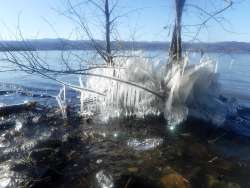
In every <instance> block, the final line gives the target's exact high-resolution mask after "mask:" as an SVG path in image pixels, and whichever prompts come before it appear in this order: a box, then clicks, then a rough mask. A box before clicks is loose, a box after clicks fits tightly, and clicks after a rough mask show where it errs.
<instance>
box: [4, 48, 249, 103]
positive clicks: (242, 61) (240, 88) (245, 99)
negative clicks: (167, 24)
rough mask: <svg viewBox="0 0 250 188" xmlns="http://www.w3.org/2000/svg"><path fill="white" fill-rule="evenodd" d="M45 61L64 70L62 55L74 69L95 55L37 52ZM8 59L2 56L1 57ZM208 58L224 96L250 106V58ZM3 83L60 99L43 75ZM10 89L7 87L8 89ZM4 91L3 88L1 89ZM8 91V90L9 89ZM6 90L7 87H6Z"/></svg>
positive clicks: (11, 77) (7, 76)
mask: <svg viewBox="0 0 250 188" xmlns="http://www.w3.org/2000/svg"><path fill="white" fill-rule="evenodd" d="M36 53H37V54H38V55H39V56H40V57H42V58H43V59H44V60H45V61H46V62H47V63H48V64H49V65H51V66H55V67H57V68H58V67H60V66H63V64H62V54H63V56H64V57H67V58H69V59H70V61H72V66H73V67H74V66H78V65H79V62H80V61H81V60H79V59H77V58H78V56H79V57H82V58H83V59H88V57H91V55H93V52H92V51H72V52H61V51H39V52H36ZM71 53H72V54H76V55H77V57H76V55H74V56H73V55H69V54H71ZM144 54H145V56H148V57H150V58H155V59H160V60H161V63H165V62H166V59H167V52H165V51H147V52H144ZM3 55H4V53H3V52H1V53H0V57H2V56H3ZM189 56H190V63H191V64H192V63H198V62H199V60H200V55H199V54H197V53H191V54H190V55H189ZM206 56H208V57H211V58H212V59H214V60H216V61H217V62H218V73H219V77H218V81H219V83H220V86H221V92H222V94H223V95H225V96H228V97H234V98H236V99H237V101H238V102H239V103H240V104H241V105H243V106H250V54H224V53H210V54H206ZM1 64H2V66H4V67H2V68H1V70H3V71H4V70H5V69H9V68H6V66H8V63H7V64H6V62H2V63H1ZM60 79H61V80H64V81H68V82H72V83H76V84H78V76H74V75H73V76H72V75H71V76H61V77H60ZM0 83H6V84H18V85H20V86H22V87H26V89H27V88H29V89H31V90H37V89H38V90H40V92H44V93H47V92H49V93H51V94H53V95H56V94H57V92H58V90H59V88H60V86H59V85H58V84H57V83H55V82H54V81H51V80H49V79H46V78H43V77H41V76H39V75H29V74H26V73H22V72H16V71H12V72H0ZM5 86H6V85H5ZM1 87H2V88H1ZM7 88H8V87H7ZM5 89H6V87H5ZM0 90H4V86H3V84H2V85H0ZM9 98H11V96H8V97H7V96H5V97H3V96H1V98H0V103H9V102H10V101H11V102H13V100H12V99H11V100H9ZM27 99H28V98H27V96H18V97H16V98H15V100H16V102H22V101H24V100H27Z"/></svg>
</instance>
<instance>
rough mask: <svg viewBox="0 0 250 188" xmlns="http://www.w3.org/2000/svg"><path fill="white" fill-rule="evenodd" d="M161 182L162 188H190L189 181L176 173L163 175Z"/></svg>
mask: <svg viewBox="0 0 250 188" xmlns="http://www.w3.org/2000/svg"><path fill="white" fill-rule="evenodd" d="M161 184H162V186H163V187H164V188H191V186H190V183H189V181H188V180H187V179H185V178H184V177H183V176H181V175H180V174H178V173H171V174H168V175H165V176H163V177H162V178H161Z"/></svg>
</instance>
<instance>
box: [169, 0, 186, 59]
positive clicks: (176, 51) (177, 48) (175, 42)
mask: <svg viewBox="0 0 250 188" xmlns="http://www.w3.org/2000/svg"><path fill="white" fill-rule="evenodd" d="M185 1H186V0H175V11H176V12H175V14H176V15H175V25H174V31H173V35H172V41H171V45H170V54H169V56H170V60H171V62H175V63H178V62H179V61H180V60H181V57H182V44H181V18H182V12H183V7H184V4H185Z"/></svg>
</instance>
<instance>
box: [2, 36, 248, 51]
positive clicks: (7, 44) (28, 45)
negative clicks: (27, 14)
mask: <svg viewBox="0 0 250 188" xmlns="http://www.w3.org/2000/svg"><path fill="white" fill-rule="evenodd" d="M97 42H98V43H99V45H101V46H105V42H104V41H101V40H99V41H97ZM169 45H170V43H169V42H158V41H152V42H146V41H136V42H135V41H133V42H131V41H116V42H112V47H113V48H114V49H120V50H151V51H153V50H168V49H169ZM183 48H184V50H186V51H193V52H201V51H202V52H218V53H250V43H246V42H235V41H230V42H214V43H204V42H197V43H188V42H186V43H185V42H184V43H183ZM43 50H44V51H46V50H47V51H49V50H94V47H93V45H92V43H91V41H88V40H67V39H34V40H27V41H0V51H43Z"/></svg>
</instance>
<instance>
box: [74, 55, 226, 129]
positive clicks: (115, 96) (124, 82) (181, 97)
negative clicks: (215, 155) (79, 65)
mask: <svg viewBox="0 0 250 188" xmlns="http://www.w3.org/2000/svg"><path fill="white" fill-rule="evenodd" d="M188 61H189V58H188V55H186V56H185V57H184V58H183V60H182V62H180V63H171V62H170V63H167V64H166V63H161V62H160V60H152V59H150V58H146V57H144V56H143V54H142V53H141V54H140V55H139V56H133V57H130V58H116V59H115V67H105V68H98V69H92V70H89V71H88V72H85V73H83V75H81V76H80V78H79V82H80V86H78V88H83V90H80V89H77V90H78V91H80V101H81V113H82V114H83V115H84V116H86V115H87V116H90V115H93V114H99V115H102V120H104V121H105V120H108V119H110V118H116V117H123V116H136V117H140V118H143V117H145V116H159V115H161V114H163V115H164V117H165V119H166V120H167V122H168V124H169V125H171V126H176V125H178V124H180V123H181V122H183V121H184V120H185V119H186V118H187V116H194V117H199V118H201V119H204V120H206V121H212V122H213V123H215V124H222V123H223V122H224V121H225V116H226V111H228V108H227V107H226V105H224V104H222V103H221V101H219V100H218V95H219V94H218V92H217V91H218V87H217V85H216V77H217V63H216V62H215V61H213V60H211V59H209V58H205V57H204V58H202V59H201V60H200V62H199V63H198V64H195V65H189V62H188ZM83 76H86V79H85V80H84V81H83V79H82V77H83ZM84 88H88V89H89V90H90V91H95V92H96V93H93V92H88V91H86V90H85V89H84ZM99 93H101V94H102V95H100V94H99Z"/></svg>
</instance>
